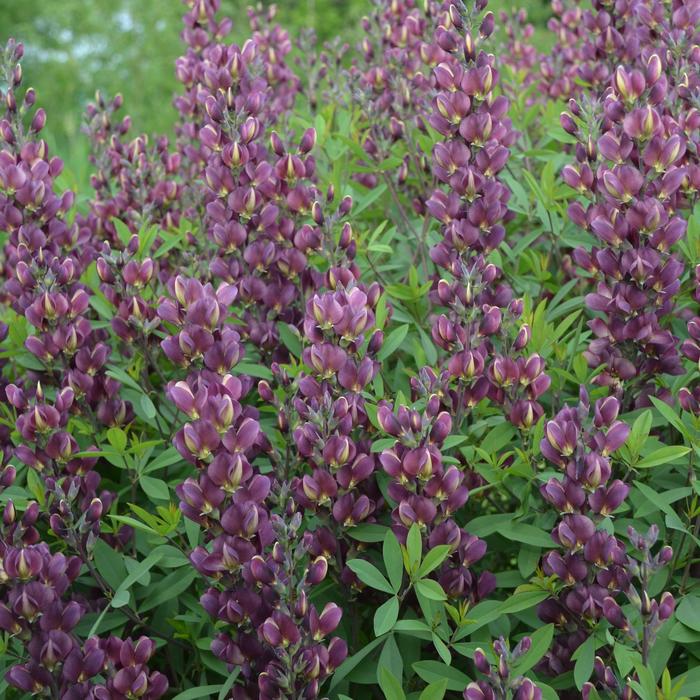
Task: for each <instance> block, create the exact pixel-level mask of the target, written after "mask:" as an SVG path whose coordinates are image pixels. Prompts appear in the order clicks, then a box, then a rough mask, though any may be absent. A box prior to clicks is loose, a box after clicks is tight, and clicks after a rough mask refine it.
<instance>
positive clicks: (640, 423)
mask: <svg viewBox="0 0 700 700" xmlns="http://www.w3.org/2000/svg"><path fill="white" fill-rule="evenodd" d="M652 418H653V417H652V414H651V410H649V409H647V410H646V411H644V412H643V413H641V414H640V415H639V416H637V418H636V420H635V421H634V423H633V424H632V430H630V435H629V437H628V438H627V443H626V445H627V447H628V448H629V450H630V452H632V455H633V457H634V458H636V457H638V456H639V453H640V451H641V449H642V446H643V445H644V443H645V442H646V439H647V438H648V437H649V431H650V430H651V423H652Z"/></svg>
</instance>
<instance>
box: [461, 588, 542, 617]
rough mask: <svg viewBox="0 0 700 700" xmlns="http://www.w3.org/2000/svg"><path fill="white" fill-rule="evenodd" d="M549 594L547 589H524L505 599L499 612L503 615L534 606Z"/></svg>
mask: <svg viewBox="0 0 700 700" xmlns="http://www.w3.org/2000/svg"><path fill="white" fill-rule="evenodd" d="M549 596H550V594H549V593H548V592H547V591H522V592H520V593H516V594H515V595H512V596H511V597H510V598H508V600H506V601H504V602H503V603H502V604H501V605H500V606H499V612H500V613H501V615H504V614H505V613H516V612H521V611H522V610H527V609H528V608H534V607H535V605H538V604H539V603H541V602H542V601H543V600H546V599H547V598H549ZM472 612H473V611H472Z"/></svg>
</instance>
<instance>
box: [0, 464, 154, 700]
mask: <svg viewBox="0 0 700 700" xmlns="http://www.w3.org/2000/svg"><path fill="white" fill-rule="evenodd" d="M14 478H15V470H14V468H13V467H8V468H6V469H5V470H4V471H3V473H2V477H0V490H4V489H5V488H7V487H10V486H11V485H12V482H13V481H14ZM84 510H85V518H84V520H85V522H86V523H87V524H89V523H91V522H92V523H94V522H96V521H97V520H98V519H99V517H100V514H101V503H100V501H99V500H97V499H95V501H93V502H92V503H91V504H90V505H89V506H85V508H84ZM40 517H41V511H40V507H39V504H38V503H36V502H30V503H28V504H27V507H26V509H25V511H24V513H23V514H22V516H21V517H20V515H19V513H18V512H17V510H16V509H15V505H14V503H13V501H12V500H8V501H7V502H6V505H5V507H4V510H3V514H2V525H1V526H0V629H2V630H3V631H4V632H5V633H6V634H7V635H9V636H10V637H11V638H12V639H16V640H17V641H18V642H19V644H20V645H21V646H22V647H23V649H24V651H25V657H26V660H22V661H20V663H16V664H14V665H13V666H11V667H10V669H9V670H8V672H7V674H6V676H5V678H6V680H7V682H8V683H9V684H10V685H11V686H13V687H15V688H17V689H18V690H20V691H23V692H25V693H31V694H32V695H41V696H49V697H54V698H62V699H63V700H83V699H84V698H94V699H95V700H107V698H120V699H121V698H123V699H124V700H126V698H131V697H142V698H146V699H147V700H157V698H160V697H162V696H163V695H164V694H165V692H166V691H167V689H168V681H167V678H166V677H165V676H164V675H163V674H161V673H158V672H156V671H150V670H149V668H148V666H147V662H148V660H149V658H150V657H151V656H152V654H153V651H154V650H155V645H154V644H153V642H151V641H150V640H149V639H148V638H146V637H142V638H140V639H139V640H138V641H137V642H135V643H134V642H132V641H131V640H130V639H126V640H121V639H119V638H117V637H114V636H112V637H109V638H106V639H103V638H99V637H90V638H89V639H86V640H85V641H81V639H80V638H79V637H78V636H77V634H76V631H75V628H76V627H77V625H78V623H79V622H80V620H81V618H82V617H83V616H84V614H85V613H86V612H87V607H86V604H85V603H84V602H83V601H82V600H81V599H80V598H77V597H76V596H75V594H72V593H71V586H72V585H73V584H74V583H75V581H76V579H77V577H78V575H79V574H80V572H81V568H82V566H83V561H82V560H81V558H80V557H79V556H66V555H65V554H63V553H62V552H53V551H52V550H51V549H50V548H49V546H48V545H47V544H46V542H43V541H41V534H40V531H39V527H40V525H41V522H40ZM59 517H60V516H58V515H56V514H55V513H54V514H53V515H52V516H51V519H50V524H51V529H52V530H53V531H54V532H56V533H57V534H60V533H61V529H62V524H61V521H60V519H59Z"/></svg>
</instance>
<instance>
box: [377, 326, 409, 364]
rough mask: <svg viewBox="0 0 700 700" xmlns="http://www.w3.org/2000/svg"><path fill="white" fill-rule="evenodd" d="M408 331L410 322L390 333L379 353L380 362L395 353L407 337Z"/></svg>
mask: <svg viewBox="0 0 700 700" xmlns="http://www.w3.org/2000/svg"><path fill="white" fill-rule="evenodd" d="M407 333H408V324H404V325H403V326H399V327H398V328H395V329H394V330H393V331H391V333H389V335H388V336H387V337H386V338H385V339H384V343H383V344H382V348H381V350H380V351H379V352H378V353H377V360H379V362H384V360H386V359H387V358H388V357H389V356H390V355H391V354H392V353H394V352H395V351H396V350H397V349H398V347H399V346H400V345H401V343H403V341H404V340H405V339H406V334H407Z"/></svg>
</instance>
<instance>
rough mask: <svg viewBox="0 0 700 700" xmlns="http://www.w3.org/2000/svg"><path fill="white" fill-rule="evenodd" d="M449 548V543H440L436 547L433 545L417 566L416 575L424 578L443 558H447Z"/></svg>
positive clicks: (450, 548)
mask: <svg viewBox="0 0 700 700" xmlns="http://www.w3.org/2000/svg"><path fill="white" fill-rule="evenodd" d="M451 550H452V547H450V545H449V544H440V545H438V546H437V547H433V548H432V549H431V550H430V551H429V552H428V553H427V554H426V555H425V559H423V561H422V562H421V565H420V566H419V567H418V571H417V572H416V576H418V578H424V577H425V576H427V575H428V574H429V573H430V572H431V571H433V570H434V569H437V567H438V566H440V564H442V562H443V561H445V559H447V557H448V556H449V554H450V551H451Z"/></svg>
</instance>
